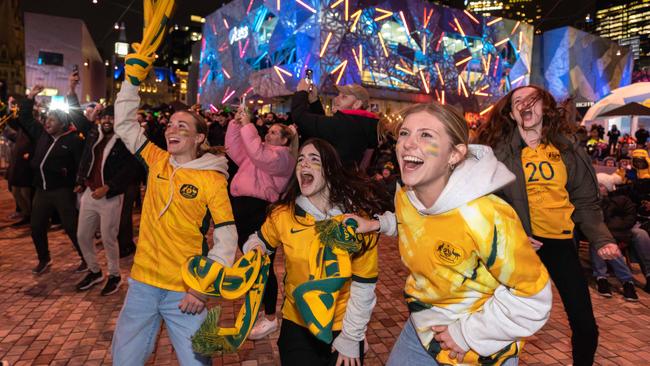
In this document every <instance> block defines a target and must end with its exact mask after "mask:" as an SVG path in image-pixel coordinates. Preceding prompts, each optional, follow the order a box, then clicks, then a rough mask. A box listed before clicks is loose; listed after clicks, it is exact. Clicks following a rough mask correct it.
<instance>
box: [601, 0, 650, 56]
mask: <svg viewBox="0 0 650 366" xmlns="http://www.w3.org/2000/svg"><path fill="white" fill-rule="evenodd" d="M595 33H596V34H598V35H600V36H601V37H605V38H609V39H612V40H615V41H618V43H619V44H620V45H621V46H628V47H630V48H631V49H632V52H633V53H634V58H635V60H636V67H637V68H640V67H647V66H650V0H633V1H616V2H611V1H610V2H607V5H605V4H604V3H603V4H600V3H598V9H597V11H596V26H595Z"/></svg>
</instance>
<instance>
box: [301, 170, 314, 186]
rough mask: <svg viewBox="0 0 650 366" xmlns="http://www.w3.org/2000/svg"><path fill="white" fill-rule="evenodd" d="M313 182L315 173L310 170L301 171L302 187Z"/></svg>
mask: <svg viewBox="0 0 650 366" xmlns="http://www.w3.org/2000/svg"><path fill="white" fill-rule="evenodd" d="M312 183H314V175H313V174H311V173H308V172H302V173H300V186H301V187H309V186H310V185H311V184H312Z"/></svg>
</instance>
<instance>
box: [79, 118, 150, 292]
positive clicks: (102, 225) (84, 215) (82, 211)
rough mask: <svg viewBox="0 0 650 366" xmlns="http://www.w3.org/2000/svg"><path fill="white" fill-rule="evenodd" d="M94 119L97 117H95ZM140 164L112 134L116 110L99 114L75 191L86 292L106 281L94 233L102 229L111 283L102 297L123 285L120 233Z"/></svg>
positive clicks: (91, 131) (83, 283)
mask: <svg viewBox="0 0 650 366" xmlns="http://www.w3.org/2000/svg"><path fill="white" fill-rule="evenodd" d="M92 119H94V118H92ZM137 167H138V163H137V161H136V160H135V157H134V156H133V155H132V154H131V153H130V152H129V151H128V150H127V148H126V146H124V143H123V142H122V140H120V139H119V138H118V137H117V136H116V135H115V133H114V131H113V107H112V106H109V107H107V108H106V109H104V110H103V111H101V114H100V125H99V126H97V127H96V128H91V129H90V130H88V134H87V137H86V146H85V148H84V151H83V155H82V156H81V164H80V165H79V171H78V174H77V184H78V185H77V187H76V188H75V192H77V193H83V194H82V196H81V200H80V207H79V225H78V229H77V239H78V240H79V246H80V247H81V251H82V253H83V256H84V259H85V261H86V263H87V264H88V270H89V273H88V274H87V275H86V277H85V278H84V279H83V280H82V281H81V282H79V283H78V284H77V290H79V291H85V290H88V289H90V288H91V287H92V286H94V285H95V284H97V283H100V282H102V281H103V280H104V275H103V274H102V271H101V267H100V266H99V264H98V263H97V254H96V251H95V244H94V238H95V232H96V230H97V228H98V227H99V229H100V231H101V235H102V244H103V246H104V253H105V254H106V260H107V262H108V274H109V276H108V281H107V282H106V285H105V286H104V289H103V290H102V292H101V293H102V295H110V294H112V293H115V292H116V291H117V290H118V289H119V286H120V284H121V282H122V281H121V276H120V248H119V245H118V239H117V237H118V232H119V227H120V214H121V212H122V203H123V201H124V193H125V192H126V190H127V187H128V186H129V184H130V183H131V182H132V181H133V180H134V179H135V177H136V174H137Z"/></svg>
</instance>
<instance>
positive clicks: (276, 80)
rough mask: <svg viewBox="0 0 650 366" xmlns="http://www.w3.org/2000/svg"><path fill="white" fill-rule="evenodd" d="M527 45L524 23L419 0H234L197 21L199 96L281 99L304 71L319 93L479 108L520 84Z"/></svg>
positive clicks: (209, 100)
mask: <svg viewBox="0 0 650 366" xmlns="http://www.w3.org/2000/svg"><path fill="white" fill-rule="evenodd" d="M532 40H533V29H532V27H531V26H530V25H528V24H526V23H523V22H518V21H514V20H509V19H504V18H501V17H484V16H481V15H478V14H473V13H472V12H469V11H466V10H463V9H454V8H449V7H447V6H443V5H438V4H435V3H430V2H426V1H421V0H407V1H402V0H387V1H382V2H376V3H373V5H368V4H366V3H364V2H357V1H351V0H331V1H330V0H312V1H300V2H293V1H292V2H284V1H283V2H277V1H275V0H265V1H263V0H234V1H232V2H230V3H228V4H227V5H225V6H223V7H222V8H220V9H219V10H217V11H216V12H214V13H212V14H211V15H209V16H207V17H206V23H205V24H204V28H203V39H202V43H201V46H202V47H201V60H200V72H199V75H198V96H199V98H198V99H199V101H200V103H201V104H203V105H204V107H205V106H209V105H210V104H213V105H215V106H217V105H221V104H232V103H237V102H238V101H239V100H241V99H243V98H245V97H246V98H249V100H250V98H251V97H255V99H256V100H260V99H264V100H267V99H269V98H277V97H282V96H289V95H291V94H292V93H293V92H294V91H295V88H296V85H297V83H298V81H299V80H300V79H301V78H303V77H304V76H305V72H306V70H307V69H311V70H313V79H314V82H315V83H316V85H317V86H318V88H319V90H320V91H321V93H324V94H327V93H331V94H333V93H336V86H337V85H345V84H351V83H357V84H362V85H364V86H366V87H367V88H368V89H369V91H370V95H371V97H372V98H373V99H375V100H377V101H380V100H392V101H404V102H411V103H412V102H423V101H430V100H439V101H441V102H444V103H451V104H455V105H458V106H461V107H462V108H463V109H464V110H466V111H471V112H475V113H479V112H485V109H486V108H488V107H489V106H490V105H491V104H492V103H493V102H494V101H495V100H496V99H498V98H499V97H501V96H502V95H504V93H506V92H507V91H508V90H510V88H511V87H513V86H517V85H522V84H526V83H528V79H529V75H530V65H531V64H530V63H531V52H532ZM258 97H261V98H258ZM371 104H376V105H377V106H381V105H383V104H384V103H381V102H371ZM379 108H381V107H379Z"/></svg>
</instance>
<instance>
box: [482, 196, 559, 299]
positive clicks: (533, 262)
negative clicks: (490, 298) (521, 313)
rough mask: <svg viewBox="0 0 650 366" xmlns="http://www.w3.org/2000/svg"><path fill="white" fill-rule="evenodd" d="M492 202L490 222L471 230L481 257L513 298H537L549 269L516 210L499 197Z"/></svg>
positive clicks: (488, 209) (546, 278) (547, 277)
mask: <svg viewBox="0 0 650 366" xmlns="http://www.w3.org/2000/svg"><path fill="white" fill-rule="evenodd" d="M491 201H492V205H491V206H492V209H491V210H490V208H487V210H486V211H492V214H488V215H487V216H488V217H487V218H488V220H487V221H488V223H487V224H485V225H475V226H474V230H473V231H472V232H473V234H474V240H475V243H477V247H478V250H479V255H480V257H481V259H482V261H483V263H484V264H485V266H486V268H487V270H488V271H489V272H490V273H491V274H492V276H494V278H495V279H497V281H499V282H500V283H501V284H502V285H504V286H506V287H508V288H510V289H511V290H512V292H513V294H514V295H516V296H523V297H529V296H533V295H536V294H537V293H539V292H540V291H541V290H542V289H543V288H544V286H546V283H547V282H548V279H549V276H548V272H547V271H546V267H544V265H543V264H542V262H541V260H540V259H539V256H538V255H537V253H535V250H534V249H533V247H532V246H531V244H530V241H529V240H528V236H527V235H526V232H525V231H524V228H523V226H522V225H521V222H520V221H519V217H518V216H517V213H516V212H515V210H514V209H513V208H512V207H510V205H508V204H507V203H505V202H504V201H502V200H501V199H500V198H497V197H492V199H491ZM489 216H492V217H491V219H492V220H489V218H490V217H489ZM482 229H483V230H482ZM479 231H484V232H479Z"/></svg>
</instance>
